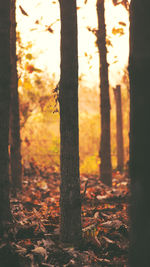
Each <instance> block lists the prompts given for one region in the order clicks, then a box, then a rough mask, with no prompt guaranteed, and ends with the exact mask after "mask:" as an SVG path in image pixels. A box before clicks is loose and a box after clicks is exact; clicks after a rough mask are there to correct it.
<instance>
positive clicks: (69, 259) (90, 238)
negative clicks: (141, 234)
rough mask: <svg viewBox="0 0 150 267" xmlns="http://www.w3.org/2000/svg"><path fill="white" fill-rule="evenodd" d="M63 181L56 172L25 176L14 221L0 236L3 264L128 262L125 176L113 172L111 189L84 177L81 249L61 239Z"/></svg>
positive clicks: (14, 201) (45, 266)
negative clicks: (66, 244) (60, 221)
mask: <svg viewBox="0 0 150 267" xmlns="http://www.w3.org/2000/svg"><path fill="white" fill-rule="evenodd" d="M59 184H60V179H59V175H58V174H51V175H40V174H32V175H31V174H30V175H29V174H28V175H26V176H24V180H23V190H22V192H21V193H18V194H17V196H12V197H11V210H12V215H13V223H12V224H10V225H9V226H8V230H7V233H6V234H5V237H4V238H3V239H0V266H1V267H50V266H56V267H61V266H64V267H71V266H76V267H80V266H85V267H88V266H113V267H115V266H120V267H121V266H127V262H128V247H129V222H128V214H127V210H128V203H129V195H130V194H129V179H128V178H127V177H126V175H125V174H122V175H121V174H120V173H113V186H112V188H110V187H108V186H105V185H104V184H102V183H101V182H100V181H99V178H98V177H86V176H81V195H82V227H83V239H84V242H83V244H82V245H81V246H80V247H78V248H74V247H72V246H69V247H65V246H63V244H61V242H60V241H59V220H60V215H59ZM85 187H86V188H85ZM85 191H86V192H85Z"/></svg>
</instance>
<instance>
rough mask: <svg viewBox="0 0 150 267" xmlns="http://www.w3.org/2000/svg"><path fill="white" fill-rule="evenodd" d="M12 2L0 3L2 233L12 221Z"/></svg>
mask: <svg viewBox="0 0 150 267" xmlns="http://www.w3.org/2000/svg"><path fill="white" fill-rule="evenodd" d="M9 37H10V1H9V0H5V1H1V3H0V231H2V230H3V226H5V224H6V222H7V221H8V220H9V219H10V205H9V155H8V133H9V105H10V44H9Z"/></svg>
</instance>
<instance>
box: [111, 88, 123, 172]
mask: <svg viewBox="0 0 150 267" xmlns="http://www.w3.org/2000/svg"><path fill="white" fill-rule="evenodd" d="M113 90H114V96H115V101H116V131H117V134H116V141H117V170H118V171H120V172H122V171H123V167H124V149H123V125H122V103H121V90H120V85H117V86H116V88H113Z"/></svg>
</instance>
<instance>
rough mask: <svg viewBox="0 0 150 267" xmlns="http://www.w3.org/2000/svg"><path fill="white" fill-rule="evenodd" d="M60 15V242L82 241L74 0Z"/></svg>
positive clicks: (62, 7) (64, 1)
mask: <svg viewBox="0 0 150 267" xmlns="http://www.w3.org/2000/svg"><path fill="white" fill-rule="evenodd" d="M59 2H60V14H61V78H60V92H59V101H60V134H61V156H60V160H61V187H60V209H61V224H60V235H61V240H62V241H63V242H65V243H72V244H76V243H78V242H79V241H80V240H81V199H80V179H79V130H78V49H77V12H76V1H75V0H69V1H68V0H59Z"/></svg>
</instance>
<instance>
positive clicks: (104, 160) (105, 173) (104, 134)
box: [97, 0, 112, 186]
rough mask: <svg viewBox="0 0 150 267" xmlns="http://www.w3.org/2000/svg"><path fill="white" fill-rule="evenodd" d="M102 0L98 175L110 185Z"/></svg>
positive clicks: (101, 9) (99, 7)
mask: <svg viewBox="0 0 150 267" xmlns="http://www.w3.org/2000/svg"><path fill="white" fill-rule="evenodd" d="M104 13H105V10H104V0H97V17H98V32H97V45H98V50H99V59H100V70H99V73H100V103H101V105H100V112H101V142H100V160H101V163H100V177H101V181H102V182H103V183H104V184H106V185H109V186H111V185H112V166H111V147H110V99H109V80H108V63H107V50H106V29H105V14H104Z"/></svg>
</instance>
